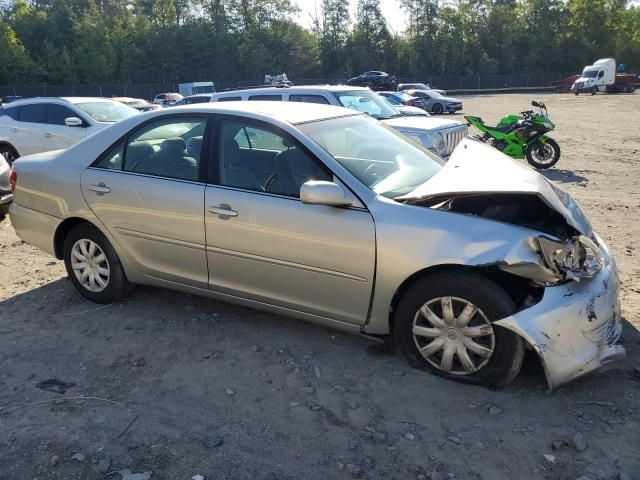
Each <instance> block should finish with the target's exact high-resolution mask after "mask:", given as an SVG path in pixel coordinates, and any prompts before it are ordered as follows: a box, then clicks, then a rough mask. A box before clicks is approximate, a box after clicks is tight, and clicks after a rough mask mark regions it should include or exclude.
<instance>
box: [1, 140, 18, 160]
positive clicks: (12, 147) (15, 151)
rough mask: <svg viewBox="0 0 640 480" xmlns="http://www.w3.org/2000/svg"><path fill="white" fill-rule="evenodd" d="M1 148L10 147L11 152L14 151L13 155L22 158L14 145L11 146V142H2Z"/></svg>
mask: <svg viewBox="0 0 640 480" xmlns="http://www.w3.org/2000/svg"><path fill="white" fill-rule="evenodd" d="M0 147H9V148H10V149H11V150H13V153H15V154H16V157H19V156H20V153H19V152H18V149H17V148H16V147H14V146H13V145H12V144H10V143H9V142H7V141H6V140H0Z"/></svg>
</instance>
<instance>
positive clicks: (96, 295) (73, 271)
mask: <svg viewBox="0 0 640 480" xmlns="http://www.w3.org/2000/svg"><path fill="white" fill-rule="evenodd" d="M63 253H64V265H65V267H66V269H67V275H69V279H70V280H71V282H72V283H73V286H74V287H75V288H76V290H78V292H79V293H80V294H81V295H82V296H83V297H85V298H87V299H89V300H91V301H92V302H96V303H112V302H115V301H116V300H118V299H119V298H121V297H123V296H125V295H126V294H127V293H129V291H130V289H131V284H130V283H129V281H128V280H127V277H126V275H125V273H124V269H123V268H122V265H121V263H120V259H119V258H118V255H117V254H116V252H115V250H114V249H113V247H112V246H111V244H110V243H109V240H107V237H105V236H104V235H103V234H102V232H101V231H100V230H98V229H97V228H95V227H94V226H92V225H90V224H88V223H83V224H80V225H78V226H77V227H74V228H73V229H72V230H71V231H70V232H69V233H68V234H67V237H66V238H65V240H64V252H63Z"/></svg>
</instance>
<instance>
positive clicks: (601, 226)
mask: <svg viewBox="0 0 640 480" xmlns="http://www.w3.org/2000/svg"><path fill="white" fill-rule="evenodd" d="M533 97H535V98H541V99H542V100H544V101H545V102H546V103H547V105H548V108H549V112H550V116H551V118H552V119H553V121H554V122H556V125H557V131H556V132H554V133H553V135H552V136H553V137H554V138H556V139H557V140H558V142H559V144H560V146H561V147H562V159H561V160H560V163H559V164H558V165H557V167H558V168H556V169H554V170H552V171H549V172H548V173H547V174H546V175H547V176H548V178H550V179H552V180H553V181H555V182H556V183H557V184H559V185H560V186H561V187H562V188H564V189H566V190H568V191H569V192H570V193H571V194H573V195H574V196H575V197H576V198H577V200H578V201H579V202H580V203H581V204H582V205H583V207H584V209H585V211H586V213H587V214H588V215H589V216H590V218H591V220H592V223H593V225H594V227H595V228H596V229H597V231H598V232H599V233H600V234H601V236H602V237H603V238H604V239H606V241H608V242H609V244H610V246H611V247H612V249H613V252H614V255H615V258H616V259H617V262H618V266H619V269H620V271H621V277H622V282H623V286H622V308H623V316H624V318H625V329H624V334H623V342H624V344H625V346H626V348H627V352H628V358H627V359H626V360H625V362H624V363H622V364H621V365H620V367H619V369H616V370H610V371H608V372H605V373H601V374H597V375H592V376H590V377H587V378H584V379H580V380H578V381H576V382H574V383H571V384H569V385H566V386H564V387H562V388H560V389H558V390H557V391H554V392H552V393H548V392H547V391H546V385H545V380H544V376H543V374H542V371H541V368H540V366H539V365H538V364H537V363H536V362H535V361H533V360H531V361H530V362H528V363H527V364H526V365H525V368H524V370H523V371H522V373H521V374H520V376H519V378H518V379H517V380H516V381H515V383H514V384H513V385H511V386H510V387H509V388H508V389H506V390H504V391H499V392H496V391H489V390H486V389H484V388H481V387H477V386H470V385H460V384H457V383H453V382H450V381H446V380H443V379H440V378H436V377H434V376H431V375H429V374H426V373H423V372H419V371H416V370H412V369H411V368H409V367H408V366H407V365H406V364H405V363H404V362H403V361H402V360H401V359H400V358H399V356H398V355H397V354H392V355H389V354H385V353H384V352H381V351H380V350H379V349H376V348H375V346H374V345H372V344H371V342H369V341H368V340H365V339H362V338H360V337H357V336H350V335H346V334H342V333H339V332H335V331H331V330H328V329H325V328H320V327H317V326H313V325H309V324H305V323H302V322H299V321H296V320H291V319H288V318H283V317H278V316H274V315H269V314H265V313H260V312H257V311H253V310H249V309H245V308H239V307H235V306H232V305H228V304H224V303H218V302H215V301H211V300H207V299H202V298H197V297H193V296H189V295H184V294H179V293H174V292H169V291H163V290H158V289H152V288H138V289H136V290H135V291H134V293H133V294H132V295H131V296H129V297H128V298H127V299H126V300H124V301H122V302H120V303H117V304H114V305H110V306H99V305H95V304H91V303H89V302H87V301H85V300H83V299H82V298H81V297H80V296H79V295H77V294H76V293H75V291H74V290H73V287H72V286H71V284H70V283H69V282H68V281H67V280H66V278H65V272H64V268H63V265H62V263H61V262H58V261H55V260H54V259H53V258H50V257H48V256H47V255H45V254H44V253H42V252H40V251H38V250H37V249H35V248H33V247H31V246H29V245H25V244H22V243H21V242H20V241H19V240H18V238H17V237H16V235H15V233H14V231H13V228H12V227H11V223H10V219H9V218H5V219H4V220H3V221H2V222H0V408H1V409H0V478H1V479H2V480H14V479H15V480H31V479H38V480H44V479H82V480H88V479H100V478H110V479H119V478H120V477H121V476H123V477H124V478H125V479H127V480H133V479H137V480H141V479H146V478H151V479H153V480H156V479H158V480H159V479H167V480H178V479H185V480H188V479H191V478H192V477H194V476H195V475H197V474H200V475H202V476H204V477H205V478H206V479H207V480H214V479H245V478H246V479H249V478H251V479H258V480H262V479H269V480H275V479H301V478H305V479H307V480H311V479H323V480H324V479H333V478H336V479H347V478H354V477H358V478H366V479H383V478H384V479H426V478H430V479H439V480H440V479H451V478H456V479H485V480H487V479H524V478H526V479H557V480H565V479H572V480H574V479H578V478H580V479H581V480H586V479H588V478H590V479H592V480H600V479H608V480H614V479H620V480H623V479H640V455H639V454H638V445H639V444H640V417H639V413H638V412H639V411H640V334H639V332H638V328H640V316H639V313H640V243H639V239H640V235H639V233H640V213H639V212H640V208H639V207H640V197H639V196H638V191H639V190H640V185H639V183H640V133H638V126H640V94H634V95H618V96H614V95H604V94H601V95H597V96H595V97H591V96H586V95H585V96H579V97H574V96H573V95H555V94H554V95H535V96H534V95H502V96H485V97H467V98H465V99H464V112H465V113H469V114H475V115H480V116H482V117H483V118H484V119H485V120H486V121H490V122H493V121H496V120H497V119H498V118H499V117H500V116H501V115H503V114H506V113H512V112H514V113H515V112H518V111H521V110H524V109H526V108H527V107H528V103H529V101H530V100H531V99H532V98H533ZM455 118H459V119H462V116H461V115H456V116H455ZM52 379H55V380H56V381H51V380H52ZM48 380H49V381H48ZM47 381H48V382H47ZM63 391H65V392H66V393H62V392H63ZM80 397H82V398H80ZM125 469H128V470H130V471H131V472H140V473H142V474H141V475H139V476H134V475H128V474H127V472H123V474H119V473H116V472H119V471H121V470H125ZM144 472H147V474H144ZM148 472H152V473H151V474H150V475H149V474H148Z"/></svg>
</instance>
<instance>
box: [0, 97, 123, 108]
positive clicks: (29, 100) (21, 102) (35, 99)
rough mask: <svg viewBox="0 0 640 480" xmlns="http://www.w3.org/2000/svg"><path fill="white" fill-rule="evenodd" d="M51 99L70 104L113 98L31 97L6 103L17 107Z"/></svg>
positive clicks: (47, 101) (110, 100)
mask: <svg viewBox="0 0 640 480" xmlns="http://www.w3.org/2000/svg"><path fill="white" fill-rule="evenodd" d="M52 101H61V102H66V103H71V104H76V103H86V102H107V103H108V102H113V101H114V100H112V99H110V98H103V97H33V98H22V99H20V100H14V101H13V102H11V103H8V104H7V107H8V106H9V105H10V106H12V107H18V106H20V105H31V104H33V103H50V102H52Z"/></svg>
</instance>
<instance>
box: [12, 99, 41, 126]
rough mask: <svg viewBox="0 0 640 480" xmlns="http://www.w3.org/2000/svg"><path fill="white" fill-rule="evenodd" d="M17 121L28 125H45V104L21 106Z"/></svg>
mask: <svg viewBox="0 0 640 480" xmlns="http://www.w3.org/2000/svg"><path fill="white" fill-rule="evenodd" d="M18 120H19V121H21V122H29V123H46V122H47V105H46V104H45V103H33V104H31V105H22V107H21V108H20V113H19V114H18Z"/></svg>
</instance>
